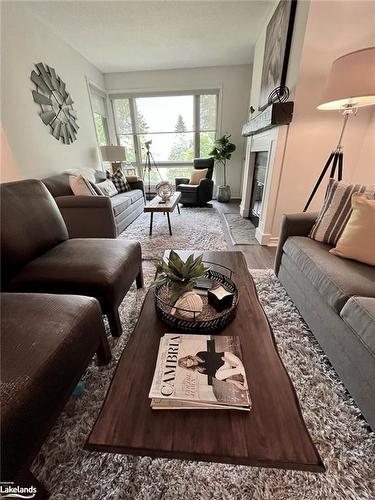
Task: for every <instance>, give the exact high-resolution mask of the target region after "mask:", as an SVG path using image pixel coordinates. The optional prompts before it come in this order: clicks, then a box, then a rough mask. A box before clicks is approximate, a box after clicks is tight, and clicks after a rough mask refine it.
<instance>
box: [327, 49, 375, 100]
mask: <svg viewBox="0 0 375 500" xmlns="http://www.w3.org/2000/svg"><path fill="white" fill-rule="evenodd" d="M348 104H349V105H352V106H354V107H356V108H359V107H361V106H370V105H371V104H375V47H369V48H367V49H362V50H357V51H355V52H351V53H350V54H346V55H345V56H342V57H339V58H338V59H336V61H334V62H333V64H332V67H331V72H330V74H329V77H328V81H327V85H326V88H325V91H324V94H323V96H322V99H321V102H320V104H319V106H318V109H328V110H329V109H341V108H343V107H344V106H345V105H348Z"/></svg>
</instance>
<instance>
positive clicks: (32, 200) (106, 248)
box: [1, 179, 143, 336]
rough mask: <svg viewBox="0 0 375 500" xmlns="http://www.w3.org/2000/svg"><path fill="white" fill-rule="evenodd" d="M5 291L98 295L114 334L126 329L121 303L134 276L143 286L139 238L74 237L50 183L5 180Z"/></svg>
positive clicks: (3, 219) (3, 251) (2, 194)
mask: <svg viewBox="0 0 375 500" xmlns="http://www.w3.org/2000/svg"><path fill="white" fill-rule="evenodd" d="M1 206H2V210H1V222H2V224H1V251H2V263H1V267H2V276H1V285H2V290H3V291H10V292H36V293H38V292H39V293H57V294H73V295H86V296H90V297H95V298H96V299H97V300H98V301H99V303H100V305H101V308H102V312H103V314H105V315H107V318H108V321H109V325H110V328H111V333H112V335H115V336H119V335H121V333H122V328H121V323H120V318H119V313H118V307H119V305H120V303H121V301H122V300H123V298H124V296H125V294H126V293H127V291H128V290H129V288H130V286H131V284H132V283H133V281H134V280H136V282H137V286H138V287H139V288H141V287H142V286H143V276H142V259H141V246H140V244H139V243H138V242H132V241H129V242H127V241H124V240H114V239H106V238H75V239H69V238H68V231H67V228H66V225H65V222H64V220H63V218H62V216H61V213H60V212H59V209H58V207H57V205H56V203H55V201H54V199H53V198H52V195H51V194H50V193H49V192H48V190H47V188H46V187H45V185H44V184H43V183H42V182H41V181H38V180H32V179H30V180H24V181H18V182H10V183H5V184H2V185H1Z"/></svg>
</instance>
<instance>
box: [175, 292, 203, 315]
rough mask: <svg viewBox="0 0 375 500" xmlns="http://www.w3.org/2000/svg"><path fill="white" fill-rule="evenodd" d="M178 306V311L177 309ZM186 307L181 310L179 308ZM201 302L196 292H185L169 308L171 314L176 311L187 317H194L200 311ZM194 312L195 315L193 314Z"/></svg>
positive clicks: (201, 307)
mask: <svg viewBox="0 0 375 500" xmlns="http://www.w3.org/2000/svg"><path fill="white" fill-rule="evenodd" d="M177 308H178V311H177ZM180 308H181V309H188V310H187V311H182V310H181V309H180ZM202 309H203V302H202V299H201V298H200V296H199V295H198V294H196V293H195V292H192V291H190V292H185V293H184V294H183V295H181V297H180V298H179V299H177V301H176V303H175V307H173V309H172V310H171V314H173V315H175V314H176V312H178V315H179V316H182V317H183V318H187V319H194V316H195V318H196V317H197V316H199V314H200V313H201V312H202ZM194 313H195V315H194Z"/></svg>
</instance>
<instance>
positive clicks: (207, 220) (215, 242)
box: [119, 207, 227, 260]
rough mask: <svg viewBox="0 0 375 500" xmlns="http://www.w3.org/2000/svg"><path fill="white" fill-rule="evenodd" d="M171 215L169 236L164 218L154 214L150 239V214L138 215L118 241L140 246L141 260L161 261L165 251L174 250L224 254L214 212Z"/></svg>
mask: <svg viewBox="0 0 375 500" xmlns="http://www.w3.org/2000/svg"><path fill="white" fill-rule="evenodd" d="M180 211H181V215H179V213H178V212H177V209H176V210H175V211H174V212H173V213H171V214H170V219H171V226H172V236H170V234H169V230H168V220H167V216H166V215H163V213H155V214H154V223H153V229H152V236H149V230H150V214H149V213H143V214H141V215H140V216H139V217H138V218H137V219H136V220H135V221H134V222H132V223H131V224H130V226H128V227H127V228H126V229H125V231H123V232H122V233H121V234H120V236H119V238H122V239H126V240H136V241H139V242H140V243H141V246H142V257H143V259H146V260H149V259H160V257H161V256H162V254H163V252H164V250H165V249H167V248H173V249H174V250H227V244H226V241H225V236H224V231H223V227H222V221H221V217H220V215H219V214H218V212H217V210H216V209H215V208H210V207H207V208H185V207H180Z"/></svg>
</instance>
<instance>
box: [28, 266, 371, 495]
mask: <svg viewBox="0 0 375 500" xmlns="http://www.w3.org/2000/svg"><path fill="white" fill-rule="evenodd" d="M153 274H154V269H153V266H152V265H151V264H150V263H145V277H146V282H147V283H148V284H149V283H150V282H151V280H152V276H153ZM251 274H252V275H253V278H254V280H255V283H256V285H257V290H258V293H259V298H260V301H261V303H262V305H263V307H264V308H265V311H266V313H267V315H268V318H269V320H270V322H271V325H272V327H273V330H274V333H275V337H276V341H277V345H278V349H279V351H280V355H281V357H282V359H283V361H284V363H285V366H286V368H287V370H288V372H289V374H290V376H291V379H292V381H293V384H294V386H295V388H296V391H297V394H298V398H299V401H300V404H301V407H302V412H303V416H304V419H305V422H306V424H307V427H308V429H309V431H310V433H311V436H312V439H313V441H314V443H315V444H316V446H317V448H318V451H319V453H320V455H321V457H322V459H323V462H324V464H325V466H326V468H327V472H326V473H325V474H313V473H307V472H298V471H283V470H276V469H264V468H255V467H245V466H233V465H223V464H215V463H204V462H184V461H179V460H167V459H151V458H148V457H133V456H125V455H113V454H104V453H94V452H88V451H85V450H84V449H83V446H84V443H85V440H86V438H87V436H88V434H89V432H90V430H91V428H92V426H93V424H94V421H95V418H96V416H97V415H98V412H99V410H100V407H101V404H102V402H103V399H104V396H105V393H106V391H107V389H108V386H109V383H110V380H111V378H112V375H113V372H114V369H115V366H116V363H117V361H118V359H119V357H120V355H121V352H122V350H123V349H124V347H125V345H126V342H127V340H128V339H129V336H130V335H131V332H132V330H133V328H134V325H135V323H136V320H137V316H138V313H139V310H140V307H141V304H142V300H143V298H144V295H145V291H144V290H136V289H135V287H133V288H132V289H131V290H130V292H129V293H128V294H127V296H126V297H125V300H124V301H123V303H122V305H121V309H120V311H121V320H122V324H123V327H124V334H123V335H122V337H120V338H119V339H113V338H111V339H110V343H111V346H112V350H113V355H114V359H113V361H112V362H111V363H110V365H109V366H107V367H101V368H99V367H97V366H96V365H95V364H94V363H93V364H92V365H91V366H90V367H89V369H88V370H87V372H86V374H85V377H84V379H85V383H86V390H85V392H84V393H83V394H82V395H81V396H80V397H78V398H72V399H71V400H70V402H69V403H68V405H67V407H66V409H65V411H64V412H63V413H62V415H61V416H60V418H59V419H58V421H57V423H56V425H55V427H54V429H53V431H52V433H51V435H50V437H49V439H48V441H47V442H46V443H45V445H44V446H43V448H42V450H41V452H40V454H39V456H38V457H37V459H36V461H35V463H34V467H33V470H34V472H35V473H36V475H37V476H38V478H39V479H40V480H42V481H43V482H44V483H45V485H46V486H47V487H48V489H49V491H50V492H51V498H52V499H55V500H63V499H64V500H65V499H69V500H80V499H82V500H91V499H95V500H96V499H97V500H99V499H100V500H104V499H116V500H120V499H123V500H176V499H178V500H184V499H187V500H192V499H194V500H211V499H216V500H237V499H246V500H247V499H249V500H250V499H252V500H293V499H298V500H325V499H327V500H338V499H342V500H344V499H345V500H370V499H374V495H375V477H374V462H373V460H374V457H375V440H374V433H371V432H370V430H369V428H368V427H367V425H366V423H365V422H364V421H363V420H362V419H361V417H360V413H359V410H358V409H357V407H356V406H355V404H354V403H353V400H352V399H351V398H350V396H349V395H348V393H347V392H346V391H345V389H344V387H343V385H342V384H341V382H340V381H339V379H338V377H337V375H336V373H335V372H334V370H333V369H332V368H331V366H330V365H329V363H328V362H327V359H326V357H325V356H324V354H323V353H322V351H321V350H320V348H319V346H318V344H317V342H316V341H315V339H314V337H313V335H312V334H311V333H310V332H309V330H308V328H307V326H306V324H305V323H304V322H303V320H302V318H301V317H300V316H299V314H298V311H297V310H296V308H295V307H294V306H293V303H292V301H291V300H290V299H289V297H288V295H287V294H286V292H285V290H284V289H283V287H282V286H281V284H280V283H279V281H278V279H277V278H276V276H275V275H274V273H273V272H272V271H271V270H261V271H251ZM125 404H126V401H124V405H125Z"/></svg>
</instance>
